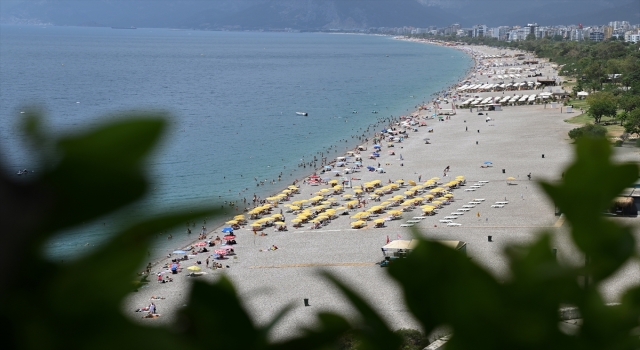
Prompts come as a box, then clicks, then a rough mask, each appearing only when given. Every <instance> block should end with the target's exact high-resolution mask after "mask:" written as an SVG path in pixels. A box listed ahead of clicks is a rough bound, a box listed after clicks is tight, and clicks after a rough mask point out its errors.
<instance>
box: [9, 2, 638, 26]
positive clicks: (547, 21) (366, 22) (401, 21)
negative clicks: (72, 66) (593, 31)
mask: <svg viewBox="0 0 640 350" xmlns="http://www.w3.org/2000/svg"><path fill="white" fill-rule="evenodd" d="M0 20H1V21H2V22H3V23H7V22H9V23H18V22H20V21H22V22H27V21H30V22H31V23H37V22H42V23H52V24H57V25H97V26H123V25H126V26H140V27H145V26H146V27H181V28H202V29H207V28H209V29H213V28H216V27H230V26H238V27H239V28H249V29H256V28H285V27H291V28H298V29H323V28H324V29H328V28H347V29H348V28H349V27H352V28H354V29H355V28H367V27H379V26H389V27H392V26H403V25H407V26H414V27H427V26H438V27H441V26H446V25H449V24H452V23H460V24H461V25H462V26H463V27H471V26H473V25H474V24H486V25H488V26H499V25H508V26H512V25H526V24H527V23H532V22H536V23H538V24H541V25H560V24H578V23H582V24H584V25H595V24H606V23H608V22H610V21H614V20H626V21H629V22H631V23H640V0H610V1H602V0H597V1H596V0H304V1H303V0H126V1H125V0H39V1H35V0H2V1H0Z"/></svg>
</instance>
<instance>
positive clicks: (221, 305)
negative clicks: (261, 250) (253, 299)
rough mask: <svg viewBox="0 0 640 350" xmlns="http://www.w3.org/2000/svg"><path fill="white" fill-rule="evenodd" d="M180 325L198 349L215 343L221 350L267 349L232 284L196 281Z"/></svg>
mask: <svg viewBox="0 0 640 350" xmlns="http://www.w3.org/2000/svg"><path fill="white" fill-rule="evenodd" d="M178 325H179V327H180V330H181V331H182V334H183V335H184V336H185V338H186V339H188V340H189V341H190V342H191V343H192V344H193V345H194V346H196V345H200V346H201V345H202V344H207V342H209V341H213V342H215V344H216V346H217V347H219V348H220V349H229V350H234V349H237V350H243V349H265V348H266V346H267V343H266V339H265V338H264V337H263V334H262V332H260V330H259V329H258V328H257V327H256V326H255V325H254V323H253V321H252V320H251V317H250V316H249V314H248V313H247V312H246V310H245V309H244V307H243V306H242V303H241V301H240V299H239V298H238V295H237V292H236V291H235V289H234V288H233V285H232V284H231V282H230V281H229V280H228V279H227V278H226V277H224V276H222V277H221V278H220V279H219V280H218V281H217V282H216V283H213V284H210V283H206V282H202V281H195V282H194V283H193V288H192V289H191V293H190V294H189V303H188V304H187V306H186V307H185V308H184V309H183V310H181V311H180V315H179V321H178Z"/></svg>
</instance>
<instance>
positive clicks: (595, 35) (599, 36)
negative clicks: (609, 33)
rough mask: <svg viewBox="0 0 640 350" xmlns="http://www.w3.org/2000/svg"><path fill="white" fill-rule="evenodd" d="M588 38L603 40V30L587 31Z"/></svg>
mask: <svg viewBox="0 0 640 350" xmlns="http://www.w3.org/2000/svg"><path fill="white" fill-rule="evenodd" d="M589 40H591V41H602V40H604V33H603V32H591V33H589Z"/></svg>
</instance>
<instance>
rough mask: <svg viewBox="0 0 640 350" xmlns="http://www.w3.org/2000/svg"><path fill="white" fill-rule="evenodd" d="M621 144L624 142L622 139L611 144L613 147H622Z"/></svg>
mask: <svg viewBox="0 0 640 350" xmlns="http://www.w3.org/2000/svg"><path fill="white" fill-rule="evenodd" d="M623 144H624V141H622V140H616V142H614V143H613V146H614V147H622V145H623Z"/></svg>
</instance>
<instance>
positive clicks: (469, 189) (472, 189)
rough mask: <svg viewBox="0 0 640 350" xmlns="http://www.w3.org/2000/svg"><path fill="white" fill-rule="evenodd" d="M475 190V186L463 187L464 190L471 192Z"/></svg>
mask: <svg viewBox="0 0 640 350" xmlns="http://www.w3.org/2000/svg"><path fill="white" fill-rule="evenodd" d="M475 190H476V189H475V188H465V189H464V191H465V192H473V191H475Z"/></svg>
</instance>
